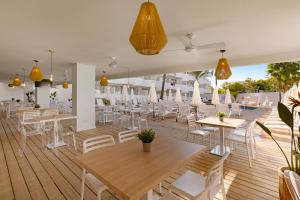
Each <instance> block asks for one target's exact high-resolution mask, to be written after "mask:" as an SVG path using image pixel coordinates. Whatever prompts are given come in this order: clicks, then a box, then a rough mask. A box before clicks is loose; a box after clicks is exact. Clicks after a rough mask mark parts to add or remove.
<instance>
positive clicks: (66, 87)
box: [63, 80, 69, 89]
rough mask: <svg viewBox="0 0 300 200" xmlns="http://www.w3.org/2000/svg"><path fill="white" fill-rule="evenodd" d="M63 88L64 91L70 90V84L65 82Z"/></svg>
mask: <svg viewBox="0 0 300 200" xmlns="http://www.w3.org/2000/svg"><path fill="white" fill-rule="evenodd" d="M63 88H64V89H68V88H69V85H68V82H67V81H66V80H65V81H64V82H63Z"/></svg>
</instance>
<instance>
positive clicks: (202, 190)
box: [161, 152, 229, 200]
mask: <svg viewBox="0 0 300 200" xmlns="http://www.w3.org/2000/svg"><path fill="white" fill-rule="evenodd" d="M228 156H229V152H226V154H224V156H223V157H222V158H221V159H220V160H219V161H217V162H216V163H215V164H214V165H213V166H212V167H211V168H210V169H209V171H208V173H207V176H203V175H201V174H199V173H195V172H193V171H190V170H188V171H186V172H185V173H184V174H183V175H182V176H180V177H179V178H178V179H177V180H176V181H175V182H173V183H172V184H171V185H170V188H169V191H170V192H171V193H175V194H176V195H178V196H180V197H183V198H186V199H189V200H213V199H214V198H215V196H216V195H217V194H218V192H219V190H220V189H221V190H222V196H223V200H226V192H225V187H224V180H223V179H224V178H223V164H224V161H225V160H226V159H227V157H228ZM173 196H174V195H173ZM170 199H172V197H170V195H167V196H166V197H165V198H164V197H162V198H161V200H170ZM173 199H176V197H175V196H174V198H173Z"/></svg>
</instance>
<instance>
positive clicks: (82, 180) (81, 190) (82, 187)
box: [80, 169, 86, 200]
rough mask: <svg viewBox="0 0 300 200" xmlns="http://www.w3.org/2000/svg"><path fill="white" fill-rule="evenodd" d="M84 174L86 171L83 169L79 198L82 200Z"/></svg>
mask: <svg viewBox="0 0 300 200" xmlns="http://www.w3.org/2000/svg"><path fill="white" fill-rule="evenodd" d="M85 174H86V171H85V169H84V170H83V172H82V180H81V194H80V200H83V197H84V186H85Z"/></svg>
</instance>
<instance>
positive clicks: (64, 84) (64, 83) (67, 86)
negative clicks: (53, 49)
mask: <svg viewBox="0 0 300 200" xmlns="http://www.w3.org/2000/svg"><path fill="white" fill-rule="evenodd" d="M67 73H68V71H67V70H66V71H65V80H64V82H63V85H62V86H63V88H64V89H68V88H69V84H68V81H67Z"/></svg>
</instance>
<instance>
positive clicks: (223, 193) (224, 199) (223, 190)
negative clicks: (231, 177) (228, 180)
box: [222, 179, 227, 200]
mask: <svg viewBox="0 0 300 200" xmlns="http://www.w3.org/2000/svg"><path fill="white" fill-rule="evenodd" d="M222 196H223V200H227V197H226V192H225V186H224V180H223V179H222Z"/></svg>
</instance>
